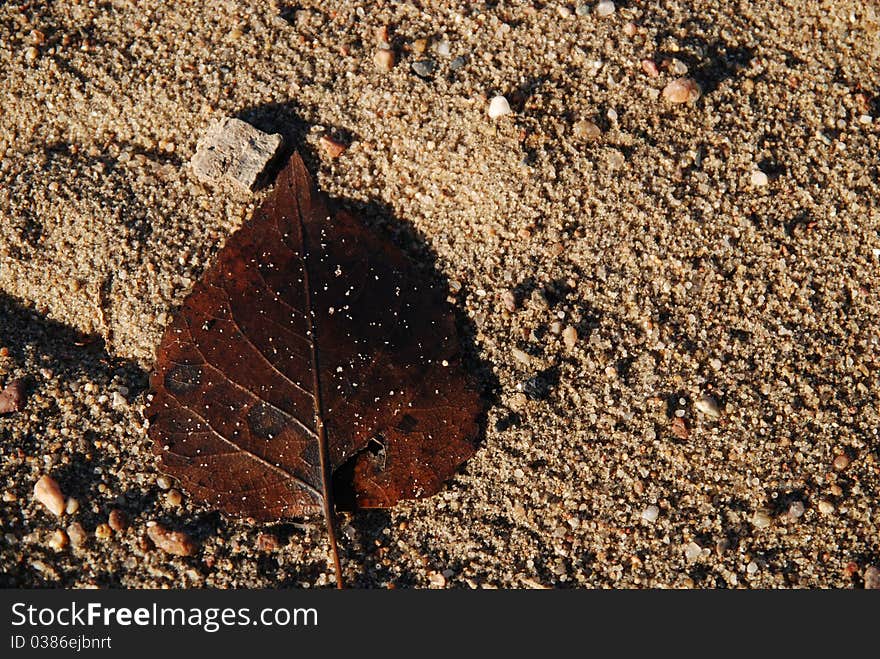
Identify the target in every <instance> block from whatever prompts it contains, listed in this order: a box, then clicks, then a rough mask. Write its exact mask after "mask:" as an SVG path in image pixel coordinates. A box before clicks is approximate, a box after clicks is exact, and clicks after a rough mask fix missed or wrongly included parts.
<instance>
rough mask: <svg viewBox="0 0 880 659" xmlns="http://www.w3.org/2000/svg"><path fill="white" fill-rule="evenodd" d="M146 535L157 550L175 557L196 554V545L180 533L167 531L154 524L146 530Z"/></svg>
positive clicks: (184, 534)
mask: <svg viewBox="0 0 880 659" xmlns="http://www.w3.org/2000/svg"><path fill="white" fill-rule="evenodd" d="M147 535H148V536H150V540H152V541H153V544H155V545H156V546H157V547H158V548H159V549H161V550H162V551H164V552H167V553H169V554H174V555H175V556H192V555H193V554H195V553H196V543H195V542H193V541H192V539H191V538H190V537H189V536H188V535H187V534H186V533H183V532H182V531H169V530H168V529H166V528H165V527H164V526H162V525H160V524H156V525H154V526H150V527H148V528H147Z"/></svg>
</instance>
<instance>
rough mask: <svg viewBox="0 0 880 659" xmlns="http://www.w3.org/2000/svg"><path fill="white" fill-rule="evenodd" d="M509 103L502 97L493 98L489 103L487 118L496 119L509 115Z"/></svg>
mask: <svg viewBox="0 0 880 659" xmlns="http://www.w3.org/2000/svg"><path fill="white" fill-rule="evenodd" d="M510 112H511V110H510V103H508V102H507V99H506V98H504V97H503V96H495V97H494V98H493V99H492V100H491V101H489V118H490V119H497V118H498V117H503V116H504V115H506V114H510Z"/></svg>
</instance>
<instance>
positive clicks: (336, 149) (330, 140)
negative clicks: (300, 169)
mask: <svg viewBox="0 0 880 659" xmlns="http://www.w3.org/2000/svg"><path fill="white" fill-rule="evenodd" d="M319 142H320V144H321V148H322V149H323V150H324V153H326V154H327V155H328V156H329V157H330V158H334V159H335V158H338V157H339V156H341V155H342V154H343V153H345V151H346V149H348V146H347V145H345V144H343V143H342V142H340V141H339V140H337V139H336V138H334V137H333V136H331V135H324V136H322V137H321V139H320V140H319Z"/></svg>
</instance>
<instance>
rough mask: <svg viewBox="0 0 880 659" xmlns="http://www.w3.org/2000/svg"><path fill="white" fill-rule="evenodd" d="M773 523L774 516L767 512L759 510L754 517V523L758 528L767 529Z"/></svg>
mask: <svg viewBox="0 0 880 659" xmlns="http://www.w3.org/2000/svg"><path fill="white" fill-rule="evenodd" d="M772 523H773V518H772V517H770V515H768V514H767V513H765V512H763V511H761V510H758V511H756V512H755V514H754V516H753V517H752V524H753V525H754V527H755V528H756V529H766V528H767V527H768V526H770V525H771V524H772Z"/></svg>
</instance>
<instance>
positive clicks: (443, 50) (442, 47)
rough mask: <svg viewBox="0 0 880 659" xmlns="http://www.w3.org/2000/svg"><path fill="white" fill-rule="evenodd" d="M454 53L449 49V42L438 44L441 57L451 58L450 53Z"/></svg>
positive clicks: (438, 52)
mask: <svg viewBox="0 0 880 659" xmlns="http://www.w3.org/2000/svg"><path fill="white" fill-rule="evenodd" d="M450 52H452V51H451V49H450V47H449V42H448V41H445V40H444V41H441V42H440V43H438V44H437V54H438V55H440V56H441V57H449V53H450Z"/></svg>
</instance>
